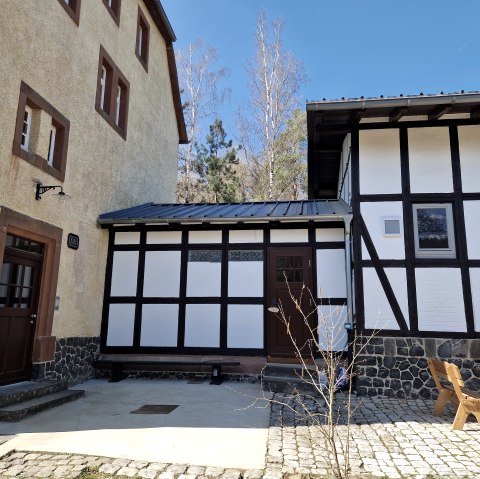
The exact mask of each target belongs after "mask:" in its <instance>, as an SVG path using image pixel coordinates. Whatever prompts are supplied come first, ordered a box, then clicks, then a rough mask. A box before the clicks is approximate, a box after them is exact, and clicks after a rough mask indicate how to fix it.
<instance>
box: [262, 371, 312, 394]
mask: <svg viewBox="0 0 480 479" xmlns="http://www.w3.org/2000/svg"><path fill="white" fill-rule="evenodd" d="M307 370H308V371H307ZM310 375H311V377H310ZM312 381H315V382H316V381H318V374H317V368H316V367H315V366H314V365H305V366H302V365H299V364H282V363H268V364H267V365H266V367H265V368H264V370H263V374H262V387H263V389H264V390H266V391H271V392H281V393H286V394H293V393H295V392H297V393H301V394H312V395H318V394H319V393H318V389H317V388H316V387H315V386H314V385H313V384H311V383H312Z"/></svg>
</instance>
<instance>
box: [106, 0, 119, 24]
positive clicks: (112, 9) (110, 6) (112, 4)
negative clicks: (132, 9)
mask: <svg viewBox="0 0 480 479" xmlns="http://www.w3.org/2000/svg"><path fill="white" fill-rule="evenodd" d="M103 3H104V4H105V7H107V10H108V13H110V15H111V17H112V18H113V20H114V21H115V23H116V24H117V25H120V7H121V3H122V0H103Z"/></svg>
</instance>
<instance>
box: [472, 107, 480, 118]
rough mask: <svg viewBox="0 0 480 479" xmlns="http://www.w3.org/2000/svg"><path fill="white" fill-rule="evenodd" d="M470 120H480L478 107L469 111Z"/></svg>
mask: <svg viewBox="0 0 480 479" xmlns="http://www.w3.org/2000/svg"><path fill="white" fill-rule="evenodd" d="M470 118H471V119H472V120H478V119H479V118H480V106H479V107H477V108H474V109H473V110H471V111H470Z"/></svg>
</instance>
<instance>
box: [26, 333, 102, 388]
mask: <svg viewBox="0 0 480 479" xmlns="http://www.w3.org/2000/svg"><path fill="white" fill-rule="evenodd" d="M99 352H100V338H99V337H73V338H60V339H57V341H56V345H55V359H53V360H52V361H47V362H45V363H34V364H33V367H32V379H48V380H54V381H59V380H61V381H67V382H68V383H69V384H77V383H81V382H84V381H86V380H87V379H89V378H92V377H94V375H95V370H94V369H93V366H92V362H93V360H94V359H95V358H96V356H97V355H98V354H99Z"/></svg>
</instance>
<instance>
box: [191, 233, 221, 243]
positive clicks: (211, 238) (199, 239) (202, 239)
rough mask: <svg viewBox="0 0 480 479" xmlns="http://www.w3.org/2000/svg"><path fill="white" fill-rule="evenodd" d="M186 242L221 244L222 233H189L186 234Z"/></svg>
mask: <svg viewBox="0 0 480 479" xmlns="http://www.w3.org/2000/svg"><path fill="white" fill-rule="evenodd" d="M188 242H189V243H190V244H200V243H206V244H210V243H221V242H222V232H221V231H190V232H189V233H188Z"/></svg>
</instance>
